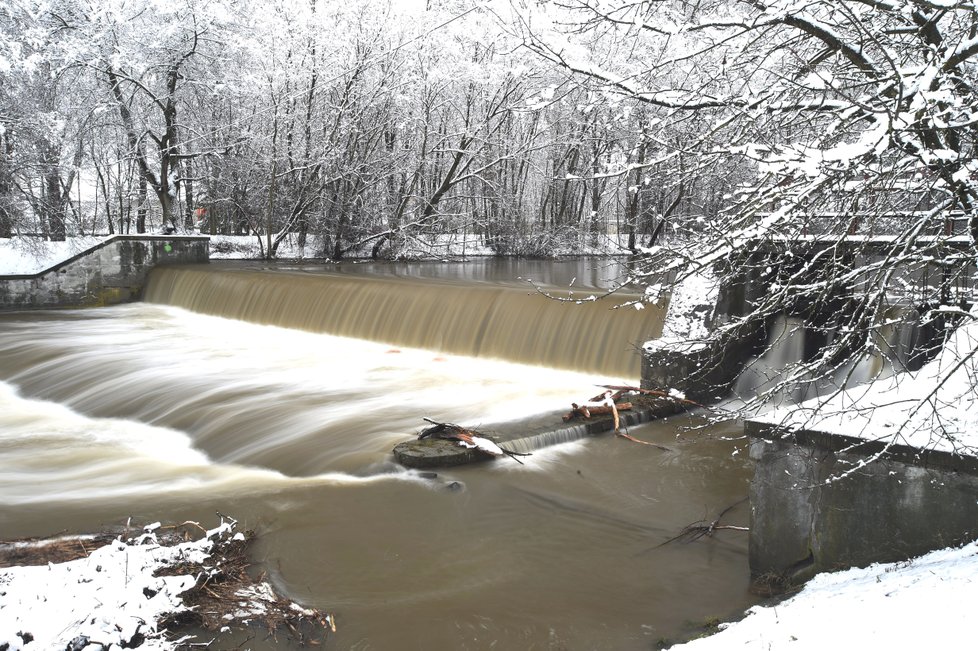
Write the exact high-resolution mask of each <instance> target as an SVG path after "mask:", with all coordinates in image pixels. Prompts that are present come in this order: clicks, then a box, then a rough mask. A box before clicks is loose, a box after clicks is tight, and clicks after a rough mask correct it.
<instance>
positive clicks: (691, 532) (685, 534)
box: [656, 497, 750, 547]
mask: <svg viewBox="0 0 978 651" xmlns="http://www.w3.org/2000/svg"><path fill="white" fill-rule="evenodd" d="M746 501H747V498H746V497H745V498H743V499H739V500H737V501H736V502H734V503H733V504H731V505H730V506H728V507H727V508H725V509H723V510H722V511H720V515H718V516H717V517H716V518H715V519H714V520H713V521H712V522H706V521H705V520H698V521H696V522H693V523H692V524H687V525H686V526H685V527H683V529H682V531H680V532H679V535H677V536H674V537H672V538H670V539H669V540H667V541H665V542H664V543H662V544H659V545H656V547H662V546H663V545H668V544H669V543H671V542H675V541H676V540H681V541H683V542H685V543H691V542H693V541H696V540H699V539H700V538H702V537H704V536H712V535H713V532H714V531H720V530H723V529H726V530H729V531H750V527H739V526H736V525H732V524H720V520H722V519H723V516H725V515H726V514H727V513H729V512H730V511H732V510H733V509H734V507H736V506H738V505H739V504H742V503H744V502H746Z"/></svg>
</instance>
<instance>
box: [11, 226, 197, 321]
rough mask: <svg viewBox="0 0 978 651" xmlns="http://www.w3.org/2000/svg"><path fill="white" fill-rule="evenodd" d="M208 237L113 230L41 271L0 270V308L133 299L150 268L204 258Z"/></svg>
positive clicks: (94, 304)
mask: <svg viewBox="0 0 978 651" xmlns="http://www.w3.org/2000/svg"><path fill="white" fill-rule="evenodd" d="M209 243H210V239H209V238H207V237H187V236H168V235H116V236H115V237H111V238H109V239H107V240H105V241H104V242H102V243H100V244H98V245H97V246H94V247H92V248H91V249H88V250H87V251H83V252H82V253H79V254H78V255H76V256H74V257H72V258H69V259H68V260H65V261H64V262H62V263H60V264H58V265H55V266H54V267H51V268H50V269H45V270H44V271H42V272H40V273H36V274H30V275H19V276H0V310H12V309H39V308H62V307H98V306H103V305H114V304H116V303H127V302H130V301H135V300H138V299H139V297H140V296H141V294H142V290H143V286H144V284H145V283H146V277H147V275H148V274H149V271H150V269H152V268H153V267H154V266H156V265H163V264H189V263H204V262H208V261H209V258H210V249H209Z"/></svg>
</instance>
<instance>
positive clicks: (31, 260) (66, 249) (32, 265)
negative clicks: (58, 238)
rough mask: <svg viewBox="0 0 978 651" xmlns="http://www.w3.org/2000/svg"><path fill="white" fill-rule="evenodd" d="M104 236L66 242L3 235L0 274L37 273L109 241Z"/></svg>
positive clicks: (78, 238) (80, 238) (74, 238)
mask: <svg viewBox="0 0 978 651" xmlns="http://www.w3.org/2000/svg"><path fill="white" fill-rule="evenodd" d="M105 239H106V238H104V237H72V238H68V240H66V241H64V242H48V241H41V240H37V239H33V238H26V237H23V238H22V237H14V238H0V275H11V276H17V275H29V274H36V273H39V272H41V271H44V270H45V269H50V268H51V267H53V266H55V265H57V264H59V263H61V262H63V261H65V260H67V259H68V258H71V257H72V256H75V255H77V254H79V253H81V252H82V251H85V250H86V249H90V248H92V247H93V246H97V245H98V244H101V243H102V242H104V241H105Z"/></svg>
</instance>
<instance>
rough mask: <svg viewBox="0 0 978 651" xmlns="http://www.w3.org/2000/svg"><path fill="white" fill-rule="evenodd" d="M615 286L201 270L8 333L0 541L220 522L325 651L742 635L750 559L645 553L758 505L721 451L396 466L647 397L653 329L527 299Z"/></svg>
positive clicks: (732, 549)
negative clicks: (440, 437)
mask: <svg viewBox="0 0 978 651" xmlns="http://www.w3.org/2000/svg"><path fill="white" fill-rule="evenodd" d="M619 273H620V270H619V269H617V268H614V267H608V266H606V265H605V263H601V262H599V261H594V260H590V261H588V260H584V261H581V260H578V261H569V262H562V263H561V262H547V263H540V262H533V263H531V262H524V263H518V262H512V261H496V262H493V261H486V262H477V263H468V264H455V265H435V264H403V265H350V266H332V267H326V268H324V267H322V266H318V267H312V266H289V265H279V266H276V267H266V266H262V265H253V264H252V265H249V264H236V263H215V264H212V265H208V266H206V267H204V268H203V269H202V270H195V269H159V270H156V271H154V272H153V275H152V277H151V282H150V287H149V290H148V292H147V301H146V302H142V303H136V304H130V305H124V306H118V307H112V308H104V309H97V310H73V311H46V312H16V313H7V314H2V315H0V539H7V540H9V539H13V538H17V537H21V536H40V535H50V534H54V533H57V532H61V531H66V530H67V531H90V530H93V529H97V528H99V527H101V526H103V525H105V526H110V525H117V524H120V523H123V522H125V521H126V519H127V518H130V517H132V518H133V519H134V520H136V521H140V522H152V521H155V520H165V521H184V520H188V519H195V520H198V521H201V522H203V523H204V524H208V525H212V524H214V523H215V522H216V521H217V515H216V512H221V513H226V514H229V515H232V516H234V517H235V518H237V519H239V520H240V521H241V526H242V527H244V528H248V529H254V530H256V531H257V532H258V533H259V534H260V541H259V545H258V555H259V558H257V559H256V560H258V561H259V562H260V563H261V564H262V567H263V569H264V570H266V571H267V572H268V574H269V576H270V577H271V578H272V579H273V580H274V582H275V583H276V585H277V587H279V588H280V589H281V590H282V591H284V592H285V593H287V594H288V595H289V596H291V597H293V598H295V599H297V600H299V601H300V602H302V603H305V604H307V605H310V606H314V607H318V608H321V609H323V610H326V611H329V612H332V613H335V615H336V617H337V622H338V626H339V630H338V632H337V633H336V635H335V636H333V637H332V638H331V641H330V642H329V645H328V648H335V649H385V650H386V649H425V650H434V651H438V650H441V649H445V650H454V649H613V650H619V649H621V650H626V649H649V648H654V647H655V645H656V643H657V641H659V640H660V639H667V638H674V637H676V636H680V635H682V634H683V633H684V632H685V631H687V630H688V628H689V625H690V623H691V622H701V621H703V620H704V619H705V618H710V617H716V616H720V617H724V616H730V615H733V614H735V613H737V612H738V611H741V610H743V609H744V608H746V607H748V606H749V605H750V604H752V603H753V602H754V599H753V598H752V597H751V596H750V595H749V594H748V593H747V584H748V569H747V559H746V545H747V542H746V536H745V535H743V534H739V533H735V532H725V533H727V534H728V535H718V536H716V537H714V538H713V539H709V540H701V541H699V542H697V543H694V544H689V545H684V544H676V543H673V544H669V545H665V546H662V547H658V545H659V544H660V543H662V542H664V541H666V540H667V539H669V538H670V537H671V536H673V535H675V534H676V533H678V531H679V530H680V529H681V528H682V527H683V526H684V525H686V524H688V523H690V522H693V521H696V520H699V519H702V518H706V517H713V516H714V515H715V514H716V513H718V512H719V511H720V510H722V509H723V508H724V507H726V506H728V505H730V504H732V503H733V502H736V501H737V500H739V499H740V498H742V497H743V496H744V495H746V489H747V479H748V467H747V466H748V463H747V459H746V454H745V452H744V451H743V450H740V449H738V448H739V447H742V442H739V441H735V440H734V441H731V440H728V439H732V438H736V436H737V430H736V428H735V427H733V426H713V427H711V428H708V429H694V430H690V429H689V427H690V426H691V425H695V424H697V422H698V421H697V420H696V419H695V417H689V416H682V417H676V418H672V419H669V420H668V421H663V422H658V423H653V424H650V425H646V426H643V427H641V428H635V429H633V430H631V432H630V433H631V434H632V435H633V436H636V437H638V438H642V439H645V440H649V441H654V442H656V443H659V444H661V445H664V446H667V447H668V448H669V451H662V450H659V449H657V448H655V447H651V446H641V445H637V444H635V443H631V442H628V441H626V440H624V439H620V438H614V437H612V436H610V435H606V436H603V437H597V438H591V439H588V440H584V441H577V442H571V443H566V444H563V445H560V446H556V447H553V448H548V449H544V450H539V451H537V452H535V453H534V454H533V456H531V457H528V458H527V459H526V464H525V465H523V466H521V465H518V464H517V463H515V462H512V461H511V460H509V459H502V460H499V461H496V462H491V463H486V464H481V465H474V466H467V467H459V468H454V469H450V470H444V471H440V472H439V473H438V477H437V478H436V479H429V478H425V477H424V476H422V475H420V474H419V473H417V472H414V471H407V470H404V469H402V468H400V467H398V466H396V465H395V464H394V463H393V462H392V460H391V455H390V451H391V449H392V448H393V447H394V445H395V444H397V443H398V442H400V441H403V440H407V439H409V438H411V437H412V436H413V435H415V434H416V433H417V432H418V430H419V429H420V428H421V426H422V425H424V423H423V422H422V420H421V418H422V416H428V417H430V418H434V419H436V420H443V421H450V422H456V423H461V424H465V425H469V426H473V427H477V428H481V429H483V430H486V431H490V432H491V431H492V427H493V424H494V423H498V422H501V421H505V420H508V419H513V418H517V417H521V416H525V415H530V414H534V413H537V412H541V411H549V410H553V409H561V408H563V407H564V406H566V405H568V404H569V403H570V402H571V401H579V400H581V399H586V398H588V397H590V395H593V394H594V393H595V385H596V384H600V383H602V382H603V381H607V380H613V381H616V382H619V381H622V380H626V381H630V382H637V367H636V366H634V362H633V361H632V360H631V358H632V357H636V356H637V355H636V354H635V353H634V350H633V346H634V345H635V344H637V343H640V342H641V341H642V340H643V339H647V338H649V337H650V336H651V335H650V334H648V333H650V332H651V333H652V334H654V331H655V329H656V328H658V327H659V325H658V321H659V320H660V317H659V315H658V314H656V313H654V311H653V310H651V309H649V310H645V311H639V310H635V309H634V308H632V307H629V308H627V309H623V310H610V309H609V308H610V307H611V305H612V303H605V302H603V301H599V302H597V303H596V304H587V305H585V306H577V305H562V304H557V303H555V302H554V301H552V300H550V299H547V298H544V297H543V296H541V295H539V294H538V293H537V292H535V291H534V290H533V289H532V287H530V286H529V285H527V283H525V282H524V281H521V280H518V277H521V276H522V277H524V278H525V277H527V276H529V277H533V278H534V280H536V281H537V282H539V283H541V284H543V285H546V286H547V287H550V288H552V289H554V291H557V290H559V292H560V295H561V296H567V295H568V291H570V290H571V289H573V291H574V292H575V294H574V298H586V297H587V296H590V295H592V294H599V293H600V291H601V289H602V288H603V287H606V286H608V284H609V283H610V282H611V280H612V279H613V278H614V277H616V276H617V275H618V274H619ZM572 280H573V287H572V288H570V287H569V285H570V284H571V281H572ZM346 285H349V287H346V289H343V287H345V286H346ZM338 287H339V288H340V289H337V288H338ZM344 292H346V293H344ZM370 297H372V298H370ZM487 304H491V306H492V307H491V308H490V307H487ZM555 306H556V308H559V309H557V310H556V311H555ZM419 310H420V311H419ZM643 313H644V314H643ZM585 314H586V316H581V315H585ZM330 319H333V321H331V320H330ZM337 319H338V321H337ZM356 319H359V321H357V320H356ZM575 319H583V321H581V320H577V321H575ZM625 321H627V322H628V324H627V325H624V326H621V324H622V323H623V322H625ZM337 322H338V323H340V325H335V323H337ZM351 323H352V324H353V325H351V326H349V327H346V326H345V325H344V324H346V325H349V324H351ZM568 323H571V324H572V325H571V326H567V324H568ZM619 326H621V327H623V328H624V329H622V330H618V329H616V328H619ZM358 330H359V331H360V332H361V333H362V336H364V337H371V338H373V339H374V340H368V339H364V338H352V335H356V334H358V332H357V331H358ZM473 331H474V332H473ZM392 332H394V333H395V334H391V333H392ZM396 332H401V333H402V334H400V335H397V334H396ZM331 333H339V334H342V335H344V336H342V337H341V336H337V335H336V334H331ZM405 333H406V334H405ZM569 351H574V352H573V353H571V352H569ZM622 353H624V354H622ZM526 362H531V363H530V364H528V363H526ZM456 482H457V484H453V483H456ZM453 485H454V486H455V488H457V489H458V488H460V490H451V487H452V486H453ZM731 517H732V519H731V522H732V523H736V524H746V519H747V512H746V508H745V507H739V508H738V510H737V511H735V512H734V513H733V514H732V516H731ZM248 646H249V647H250V648H256V649H257V648H286V643H285V642H284V641H283V640H282V639H281V638H280V639H279V640H278V641H273V640H265V641H262V640H252V641H251V642H249V643H248Z"/></svg>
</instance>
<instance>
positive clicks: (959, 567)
mask: <svg viewBox="0 0 978 651" xmlns="http://www.w3.org/2000/svg"><path fill="white" fill-rule="evenodd" d="M976 601H978V543H971V544H969V545H965V546H964V547H961V548H960V549H943V550H940V551H935V552H931V553H930V554H927V555H925V556H921V557H920V558H917V559H914V560H912V561H907V562H903V563H889V564H875V565H871V566H869V567H867V568H860V569H851V570H846V571H844V572H833V573H826V574H819V575H818V576H816V577H815V578H814V579H812V580H811V581H809V582H808V583H807V584H806V585H805V587H804V589H803V590H802V591H801V592H800V593H799V594H797V595H795V596H794V597H792V598H791V599H789V600H787V601H784V602H782V603H780V604H778V605H776V606H768V607H764V606H757V607H754V608H751V609H750V610H749V611H747V617H746V618H745V619H743V620H741V621H739V622H735V623H733V624H730V625H727V626H723V627H722V630H721V631H720V632H719V633H717V634H715V635H712V636H710V637H707V638H702V639H699V640H694V641H692V642H688V643H686V644H682V645H678V646H674V647H673V649H683V650H684V651H687V650H688V651H711V650H713V649H716V650H717V651H730V649H750V650H754V649H756V650H758V651H760V650H762V649H763V650H764V651H808V650H812V651H824V650H825V649H891V650H894V651H895V650H898V649H970V648H974V644H975V643H974V632H973V629H972V626H971V625H972V623H973V620H972V618H973V617H974V614H973V612H972V610H973V604H975V603H976Z"/></svg>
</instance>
